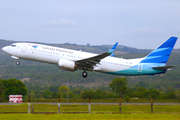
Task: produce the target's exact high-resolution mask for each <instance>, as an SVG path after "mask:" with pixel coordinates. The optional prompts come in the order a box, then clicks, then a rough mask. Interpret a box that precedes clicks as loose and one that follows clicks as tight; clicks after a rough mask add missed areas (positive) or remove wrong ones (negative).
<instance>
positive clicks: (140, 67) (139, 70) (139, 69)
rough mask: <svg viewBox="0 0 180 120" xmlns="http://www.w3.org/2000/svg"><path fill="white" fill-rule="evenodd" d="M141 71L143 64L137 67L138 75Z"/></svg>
mask: <svg viewBox="0 0 180 120" xmlns="http://www.w3.org/2000/svg"><path fill="white" fill-rule="evenodd" d="M142 69H143V64H139V65H138V73H141V72H142Z"/></svg>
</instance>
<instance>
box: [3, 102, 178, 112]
mask: <svg viewBox="0 0 180 120" xmlns="http://www.w3.org/2000/svg"><path fill="white" fill-rule="evenodd" d="M121 110H122V113H125V114H127V113H128V114H129V113H133V114H149V113H151V107H150V105H122V107H121ZM153 111H154V112H153V113H154V114H180V105H154V106H153ZM0 112H28V104H19V105H0ZM34 112H58V106H57V105H47V104H38V105H37V104H34ZM61 112H88V105H77V104H74V105H61ZM118 112H119V106H118V105H91V113H118Z"/></svg>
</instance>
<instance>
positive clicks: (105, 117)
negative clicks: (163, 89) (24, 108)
mask: <svg viewBox="0 0 180 120" xmlns="http://www.w3.org/2000/svg"><path fill="white" fill-rule="evenodd" d="M0 119H1V120H55V119H56V120H118V119H123V120H144V119H145V120H151V119H152V120H180V115H179V114H51V115H46V114H43V115H42V114H0Z"/></svg>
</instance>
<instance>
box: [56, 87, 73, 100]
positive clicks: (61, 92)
mask: <svg viewBox="0 0 180 120" xmlns="http://www.w3.org/2000/svg"><path fill="white" fill-rule="evenodd" d="M67 89H68V97H69V98H72V97H73V96H74V93H72V92H71V91H70V89H69V88H67V87H66V86H61V87H59V88H58V95H60V97H61V98H67Z"/></svg>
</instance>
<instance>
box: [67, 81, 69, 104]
mask: <svg viewBox="0 0 180 120" xmlns="http://www.w3.org/2000/svg"><path fill="white" fill-rule="evenodd" d="M68 84H69V81H67V103H68V97H69V96H68Z"/></svg>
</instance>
